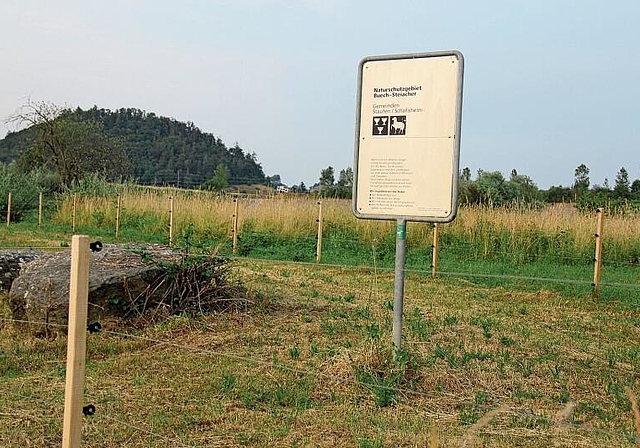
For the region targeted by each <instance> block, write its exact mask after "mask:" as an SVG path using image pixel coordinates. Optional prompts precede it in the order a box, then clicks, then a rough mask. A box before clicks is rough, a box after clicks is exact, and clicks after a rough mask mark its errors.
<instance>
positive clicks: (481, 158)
mask: <svg viewBox="0 0 640 448" xmlns="http://www.w3.org/2000/svg"><path fill="white" fill-rule="evenodd" d="M639 18H640V1H638V0H628V1H622V0H618V1H616V0H610V1H608V2H605V1H602V0H600V1H591V0H575V1H563V0H535V1H533V0H528V1H518V0H501V1H495V0H485V1H456V0H449V1H431V0H416V1H403V0H394V1H378V0H367V1H364V0H363V1H355V0H208V1H206V0H200V1H196V0H182V1H175V0H174V1H171V2H169V1H163V0H153V1H152V0H111V1H108V2H104V1H102V2H95V1H90V0H82V1H77V0H65V1H63V2H52V1H48V0H2V1H1V2H0V61H1V62H0V118H2V119H4V118H6V117H7V116H9V115H11V114H12V113H14V112H15V111H16V109H18V108H19V107H20V105H22V104H24V103H25V101H26V100H27V99H28V98H30V99H31V100H32V101H50V102H54V103H56V104H58V105H66V106H70V107H76V106H80V107H81V108H83V109H86V108H90V107H92V106H93V105H97V106H98V107H99V108H107V109H111V110H115V109H119V108H121V107H134V108H139V109H143V110H146V111H148V112H155V113H156V114H158V115H164V116H168V117H172V118H175V119H177V120H180V121H192V122H193V123H194V124H195V125H196V126H198V127H199V128H200V129H201V130H202V131H205V132H210V133H212V134H214V135H215V136H217V137H219V138H221V139H222V140H223V141H224V142H225V143H226V144H227V146H232V145H233V144H235V142H238V143H239V144H240V146H241V147H242V148H244V149H245V150H246V151H248V152H255V153H256V154H257V157H258V161H259V162H260V163H261V164H262V167H263V168H264V171H265V174H267V175H273V174H280V175H281V176H282V181H283V182H284V183H286V184H289V185H291V184H298V183H300V182H301V181H303V182H305V184H307V185H312V184H313V183H315V182H317V180H318V177H319V175H320V170H321V169H323V168H325V167H327V166H329V165H331V166H333V167H334V168H335V169H336V173H337V172H339V170H340V169H343V168H346V167H348V166H353V152H354V151H353V141H354V132H355V131H354V128H355V110H356V108H355V97H356V81H357V69H358V64H359V62H360V60H361V59H362V58H363V57H365V56H371V55H383V54H397V53H412V52H428V51H437V50H449V49H456V50H459V51H460V52H462V54H463V55H464V57H465V74H464V100H463V119H462V138H461V148H460V166H461V168H462V167H465V166H468V167H469V168H471V170H472V172H473V173H474V175H475V173H476V171H477V170H478V169H479V168H481V169H484V170H489V171H494V170H499V171H501V172H502V173H503V174H505V176H508V175H509V173H510V172H511V169H513V168H515V169H517V170H518V172H519V173H520V174H527V175H529V176H530V177H531V178H532V179H533V180H534V181H535V182H536V183H537V184H538V186H539V187H540V188H548V187H549V186H550V185H564V186H569V185H570V184H571V183H572V182H573V175H574V170H575V168H576V167H577V166H578V165H579V164H581V163H584V164H586V165H587V166H588V167H589V168H590V170H591V183H592V184H602V183H603V182H604V179H605V178H608V179H609V183H610V184H611V185H613V183H614V180H615V175H616V173H617V172H618V170H619V169H620V167H622V166H624V167H625V168H626V169H627V170H628V172H629V176H630V179H631V180H633V179H636V178H640V113H639V112H638V108H639V107H640V85H639V84H640V26H639V25H638V20H639ZM8 130H9V128H8V127H7V125H6V124H5V123H4V120H2V122H1V123H0V137H2V136H4V135H5V134H6V132H7V131H8Z"/></svg>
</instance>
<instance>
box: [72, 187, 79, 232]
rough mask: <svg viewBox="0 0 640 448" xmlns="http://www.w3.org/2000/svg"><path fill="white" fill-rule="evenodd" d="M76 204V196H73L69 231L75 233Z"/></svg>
mask: <svg viewBox="0 0 640 448" xmlns="http://www.w3.org/2000/svg"><path fill="white" fill-rule="evenodd" d="M77 204H78V195H77V194H76V193H74V194H73V207H72V208H71V231H72V232H75V231H76V206H77Z"/></svg>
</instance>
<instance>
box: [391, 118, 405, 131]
mask: <svg viewBox="0 0 640 448" xmlns="http://www.w3.org/2000/svg"><path fill="white" fill-rule="evenodd" d="M406 133H407V116H406V115H396V116H394V117H391V132H390V134H391V135H406Z"/></svg>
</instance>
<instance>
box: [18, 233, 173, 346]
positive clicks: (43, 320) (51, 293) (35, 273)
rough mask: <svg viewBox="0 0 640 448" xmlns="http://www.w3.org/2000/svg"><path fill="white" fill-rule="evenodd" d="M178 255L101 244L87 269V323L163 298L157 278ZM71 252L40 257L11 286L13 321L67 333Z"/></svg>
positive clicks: (154, 248) (164, 249)
mask: <svg viewBox="0 0 640 448" xmlns="http://www.w3.org/2000/svg"><path fill="white" fill-rule="evenodd" d="M181 257H182V255H181V254H180V253H178V252H176V251H173V250H172V249H171V248H169V247H166V246H160V245H144V246H142V245H137V246H124V245H105V246H104V247H103V249H102V250H101V251H100V252H92V253H91V255H90V268H89V308H88V316H89V317H88V320H89V321H92V320H98V319H101V318H103V317H106V316H121V315H123V314H125V313H127V312H131V311H135V307H131V306H130V305H131V303H134V302H135V301H137V300H140V299H141V298H142V299H143V300H144V299H148V298H149V296H150V295H153V294H156V295H157V294H162V293H163V292H164V291H165V289H164V288H163V284H162V282H159V281H158V280H159V279H161V278H162V277H163V276H164V275H165V274H166V272H167V270H168V267H169V266H171V264H172V263H176V262H177V261H179V260H180V259H181ZM70 269H71V253H70V252H69V251H65V252H58V253H51V254H42V256H40V257H39V258H37V259H35V260H33V261H31V262H29V263H27V264H26V265H25V266H24V267H23V268H22V271H21V272H20V275H19V276H18V277H17V278H15V279H14V280H13V282H12V284H11V289H10V291H9V302H10V306H11V310H12V313H13V318H14V319H16V320H22V321H25V322H28V324H27V325H28V328H29V330H30V331H31V332H32V333H34V334H36V335H43V334H47V333H50V332H52V331H53V332H54V333H55V332H58V331H62V332H66V325H67V323H68V318H69V281H70Z"/></svg>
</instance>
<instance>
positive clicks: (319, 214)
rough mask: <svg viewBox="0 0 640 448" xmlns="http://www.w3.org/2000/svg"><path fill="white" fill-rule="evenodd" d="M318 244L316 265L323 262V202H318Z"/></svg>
mask: <svg viewBox="0 0 640 448" xmlns="http://www.w3.org/2000/svg"><path fill="white" fill-rule="evenodd" d="M316 221H317V222H318V242H317V245H316V263H320V260H322V228H323V225H322V201H318V219H317V220H316Z"/></svg>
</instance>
